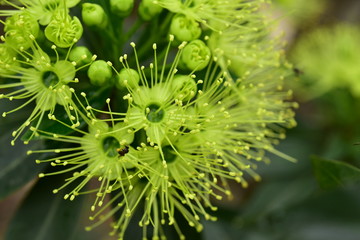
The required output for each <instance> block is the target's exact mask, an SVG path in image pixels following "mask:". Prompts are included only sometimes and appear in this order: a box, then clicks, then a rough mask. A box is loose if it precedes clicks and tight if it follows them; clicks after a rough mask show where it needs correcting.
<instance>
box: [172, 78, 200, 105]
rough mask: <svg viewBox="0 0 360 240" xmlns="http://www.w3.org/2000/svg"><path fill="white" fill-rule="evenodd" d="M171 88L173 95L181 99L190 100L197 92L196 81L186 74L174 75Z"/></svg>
mask: <svg viewBox="0 0 360 240" xmlns="http://www.w3.org/2000/svg"><path fill="white" fill-rule="evenodd" d="M171 88H172V91H173V92H174V95H175V97H176V98H178V99H181V100H183V101H188V100H190V99H191V98H193V97H194V96H195V94H196V92H197V85H196V82H195V81H194V79H193V78H191V77H190V76H188V75H175V76H174V79H173V82H172V84H171Z"/></svg>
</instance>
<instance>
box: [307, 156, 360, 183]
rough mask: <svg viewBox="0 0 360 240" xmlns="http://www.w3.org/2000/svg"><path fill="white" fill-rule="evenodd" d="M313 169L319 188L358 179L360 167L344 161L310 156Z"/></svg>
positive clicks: (359, 179) (359, 177)
mask: <svg viewBox="0 0 360 240" xmlns="http://www.w3.org/2000/svg"><path fill="white" fill-rule="evenodd" d="M312 163H313V169H314V173H315V176H316V178H317V181H318V182H319V184H320V187H321V188H324V189H331V188H336V187H340V186H346V185H347V184H349V183H353V182H356V181H360V169H359V168H356V167H354V166H351V165H350V164H347V163H345V162H340V161H334V160H327V159H322V158H319V157H315V156H314V157H312Z"/></svg>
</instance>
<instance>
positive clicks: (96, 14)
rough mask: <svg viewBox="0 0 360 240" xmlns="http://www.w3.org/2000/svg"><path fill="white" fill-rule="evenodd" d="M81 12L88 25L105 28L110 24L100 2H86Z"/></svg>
mask: <svg viewBox="0 0 360 240" xmlns="http://www.w3.org/2000/svg"><path fill="white" fill-rule="evenodd" d="M81 14H82V20H83V21H84V23H85V24H86V25H87V26H91V27H98V28H105V27H106V26H107V24H108V17H107V15H106V13H105V11H104V9H103V8H102V7H101V6H100V5H99V4H94V3H84V4H83V5H82V12H81Z"/></svg>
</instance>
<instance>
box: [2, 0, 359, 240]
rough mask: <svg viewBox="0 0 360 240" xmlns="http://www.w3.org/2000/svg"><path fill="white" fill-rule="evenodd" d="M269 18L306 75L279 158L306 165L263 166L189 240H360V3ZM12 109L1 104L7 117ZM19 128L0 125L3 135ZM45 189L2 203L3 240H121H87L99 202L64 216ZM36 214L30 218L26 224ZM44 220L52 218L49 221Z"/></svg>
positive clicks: (304, 7) (8, 155) (318, 1)
mask: <svg viewBox="0 0 360 240" xmlns="http://www.w3.org/2000/svg"><path fill="white" fill-rule="evenodd" d="M267 11H270V12H269V14H270V15H272V16H274V18H275V19H276V21H277V22H278V23H279V26H280V27H279V29H278V30H277V31H284V39H286V41H287V45H286V54H287V56H288V59H289V61H290V62H291V63H292V64H293V70H294V72H295V74H296V76H297V79H296V80H295V81H294V82H292V83H290V84H289V86H288V87H289V88H291V89H293V92H294V97H295V100H296V101H297V102H298V103H299V105H300V108H299V109H298V110H297V116H296V119H297V122H298V126H297V127H296V128H294V129H291V130H289V131H288V134H287V138H286V139H285V140H284V141H282V143H281V144H280V145H279V147H278V149H279V150H280V151H282V152H284V153H285V154H287V155H289V156H292V157H294V158H296V159H297V161H298V162H297V163H291V162H288V161H286V160H284V159H281V158H279V157H276V156H271V159H272V162H271V163H270V164H259V169H258V172H259V173H260V175H261V176H262V181H261V182H251V180H250V184H249V187H248V188H247V189H242V188H241V187H239V185H237V184H234V186H233V188H232V189H233V191H234V199H232V200H225V201H221V202H217V205H219V210H218V211H217V212H216V213H215V215H216V216H217V217H218V221H216V222H205V221H204V223H203V224H204V226H205V228H204V231H203V232H202V233H200V234H199V233H194V232H191V230H189V234H190V235H189V234H188V235H189V239H191V240H201V239H203V240H218V239H221V240H235V239H242V240H339V239H342V240H358V239H360V186H359V182H360V169H359V167H360V126H359V125H360V1H359V0H341V1H339V0H274V7H273V8H272V9H271V10H267ZM5 108H7V106H3V105H0V110H1V111H0V112H2V110H4V109H5ZM11 124H12V123H11V122H6V121H5V120H3V119H0V129H1V135H3V132H5V129H9V128H11ZM5 142H8V139H5V138H4V137H2V138H1V139H0V148H1V150H0V159H1V161H0V182H2V183H0V187H1V189H0V192H2V193H4V192H6V186H5V184H4V181H5V180H6V181H9V179H11V180H13V181H16V179H17V178H19V176H20V175H21V174H22V173H19V176H16V175H14V174H10V173H11V169H9V168H11V166H10V167H9V164H7V163H8V161H10V160H12V161H14V160H13V159H15V157H14V156H16V153H14V152H12V151H11V149H5V148H4V147H3V146H5ZM15 162H16V161H15ZM29 162H30V160H29ZM14 164H16V163H14ZM30 164H31V163H30ZM33 165H34V164H33ZM5 166H6V167H5ZM33 167H34V166H33ZM35 167H38V166H35ZM38 171H39V172H40V171H41V169H39V170H38ZM37 181H38V179H33V180H32V181H30V182H29V183H28V184H26V185H25V186H23V187H21V188H20V189H18V190H16V191H15V192H12V193H11V194H10V195H8V194H5V193H4V194H3V195H2V196H0V239H6V238H5V236H6V234H7V232H13V231H16V226H17V225H19V224H42V225H43V226H41V227H42V228H43V229H44V234H43V236H40V238H39V239H46V238H44V236H47V234H46V232H48V231H53V233H54V238H53V239H58V238H57V237H56V236H57V235H56V233H57V232H61V231H62V229H63V230H64V231H65V229H66V230H68V229H70V230H71V232H69V233H68V234H67V236H68V237H67V238H66V239H73V240H101V239H104V240H105V239H112V238H111V237H109V236H107V232H108V225H107V224H104V225H102V226H101V227H99V228H97V229H96V230H94V231H92V232H90V233H88V232H84V230H83V229H84V226H86V224H87V223H88V220H87V211H88V209H89V206H90V205H91V201H92V199H91V197H86V198H84V199H81V200H79V201H75V203H71V204H69V205H65V206H63V205H61V207H60V205H59V203H58V201H59V200H58V198H56V197H54V196H52V195H51V190H52V186H48V185H47V184H46V182H44V183H41V182H40V184H37V185H36V187H35V188H34V189H32V190H31V191H30V189H31V188H32V186H34V184H35V183H37ZM4 189H5V190H4ZM18 209H20V211H18V212H17V210H18ZM28 209H31V214H30V215H24V211H30V210H28ZM36 215H38V216H44V217H43V219H42V221H40V220H37V219H38V216H36ZM24 216H25V217H24ZM70 225H71V227H69V226H70ZM138 230H139V229H138V228H137V227H136V226H135V227H134V230H133V229H130V231H129V232H130V233H129V236H128V237H129V238H128V239H137V236H138V235H136V233H135V232H136V231H138ZM58 236H63V235H62V234H60V235H58ZM41 237H43V238H41ZM59 239H60V238H59ZM62 239H64V238H62ZM169 239H172V237H171V234H170V237H169ZM173 239H176V237H174V238H173ZM12 240H13V239H12ZM19 240H20V238H19ZM21 240H23V239H21ZM24 240H26V239H24Z"/></svg>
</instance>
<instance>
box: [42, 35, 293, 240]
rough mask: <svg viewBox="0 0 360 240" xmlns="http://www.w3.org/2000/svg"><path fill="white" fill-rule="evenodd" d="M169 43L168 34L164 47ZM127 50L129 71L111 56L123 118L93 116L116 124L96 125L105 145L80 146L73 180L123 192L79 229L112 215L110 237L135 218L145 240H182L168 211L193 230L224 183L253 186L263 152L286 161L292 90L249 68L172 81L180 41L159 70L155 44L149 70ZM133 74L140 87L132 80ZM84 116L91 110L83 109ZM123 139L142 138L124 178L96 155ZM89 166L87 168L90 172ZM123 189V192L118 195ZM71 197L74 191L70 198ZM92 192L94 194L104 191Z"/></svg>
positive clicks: (280, 73) (270, 72) (283, 72)
mask: <svg viewBox="0 0 360 240" xmlns="http://www.w3.org/2000/svg"><path fill="white" fill-rule="evenodd" d="M172 41H174V37H173V36H171V37H170V43H169V45H168V49H169V48H170V46H171V45H172ZM131 46H132V47H133V49H134V51H135V53H134V55H135V58H136V59H135V60H136V66H137V67H136V68H131V67H130V66H129V63H128V57H127V55H124V56H122V57H120V62H121V63H122V64H123V69H125V70H123V69H122V70H121V72H124V71H125V72H126V74H127V76H126V77H124V78H123V79H124V80H123V84H124V86H125V87H126V89H127V91H128V93H124V97H123V98H124V99H125V100H127V101H128V110H127V112H126V113H119V112H114V111H100V110H96V111H97V112H101V113H102V114H107V115H108V116H111V121H112V122H118V123H116V124H115V125H114V123H112V125H114V126H117V124H119V125H121V126H123V127H120V128H119V129H116V127H112V128H110V129H111V130H108V128H107V127H106V125H103V126H101V128H102V129H104V130H102V131H101V130H100V129H99V128H100V125H95V126H96V127H97V132H98V133H99V139H104V138H103V137H102V136H106V138H105V139H109V138H108V137H110V136H112V138H111V139H109V140H106V141H105V143H106V144H104V140H102V143H101V144H98V145H97V146H95V143H92V144H91V146H90V145H89V148H85V145H82V146H81V147H80V148H79V151H81V152H82V153H83V154H84V155H82V157H81V160H82V161H81V163H85V162H86V164H87V165H86V166H87V167H86V169H87V170H86V171H85V172H83V175H81V176H83V177H85V178H86V179H87V178H89V176H91V177H94V176H96V177H98V176H97V175H99V176H102V177H101V180H102V181H105V180H103V179H108V180H109V181H110V182H109V183H107V184H105V183H104V185H106V186H112V187H111V189H110V190H108V191H113V190H114V189H115V188H116V187H115V186H117V185H118V184H120V180H118V179H124V180H125V181H126V186H125V185H123V186H118V187H117V189H118V190H119V191H118V193H117V194H116V195H115V196H114V197H113V198H112V199H111V200H110V202H109V203H108V204H106V205H104V206H103V207H102V208H100V209H99V211H98V212H96V213H95V214H94V215H93V216H92V217H91V219H92V220H97V222H95V223H94V224H93V225H92V226H90V227H89V228H88V230H91V229H92V228H94V227H96V226H98V225H99V224H101V223H103V222H105V221H106V220H107V219H108V218H110V217H111V216H112V215H113V214H114V212H116V211H119V212H120V217H119V219H118V220H117V221H115V223H114V225H113V227H114V231H113V232H112V234H116V233H118V234H119V239H123V237H124V234H125V231H126V229H127V226H128V225H129V224H130V222H131V221H133V220H132V217H133V216H134V214H135V212H136V211H141V214H142V215H141V216H142V217H141V220H140V222H139V225H140V227H142V228H143V234H144V237H146V235H147V232H148V228H152V229H153V231H152V235H153V239H159V238H164V237H165V236H164V235H163V230H162V229H163V225H164V224H166V225H171V226H173V227H174V228H175V229H176V231H177V232H178V234H179V236H180V238H181V239H183V238H184V235H183V234H182V232H181V227H180V226H179V225H178V224H177V222H176V218H175V212H179V213H180V214H181V215H182V216H183V217H184V218H185V219H186V220H187V221H188V224H189V225H190V226H192V227H194V228H195V229H196V230H198V231H201V229H202V225H201V223H200V219H201V218H203V219H206V220H215V218H214V217H211V215H210V214H209V213H208V211H214V210H216V207H215V206H214V205H212V203H211V200H210V199H211V197H215V198H216V199H219V200H221V199H222V197H223V196H228V197H231V196H232V195H231V190H230V188H229V184H228V183H227V181H228V180H234V181H236V182H239V183H240V184H241V185H242V186H243V187H247V185H248V184H247V181H246V179H245V175H250V176H251V177H253V178H254V179H255V180H256V181H259V180H260V176H259V175H258V174H257V173H256V171H255V170H256V168H257V163H258V162H260V161H265V162H266V161H268V159H267V158H266V156H265V154H266V152H271V153H273V154H276V155H279V156H280V157H283V158H286V159H288V160H290V161H294V159H292V158H291V157H288V156H286V155H285V154H283V153H281V152H278V151H277V150H276V149H275V148H274V146H275V145H276V144H277V143H278V141H279V140H280V139H283V138H284V137H285V133H284V129H283V128H285V127H293V126H295V121H294V119H293V117H294V113H293V111H292V108H294V107H296V104H295V103H292V102H288V101H287V99H289V98H290V97H291V92H284V91H282V86H283V81H284V79H285V78H286V77H287V74H289V72H291V71H290V70H289V69H286V68H277V67H272V68H263V69H261V70H259V69H257V70H254V71H249V72H247V73H246V74H244V76H243V77H242V78H239V79H237V80H236V81H235V82H234V81H233V80H232V79H230V78H227V74H226V73H224V72H223V71H221V67H220V66H218V65H217V63H216V62H214V61H211V62H210V63H209V66H208V69H207V71H209V74H207V75H206V76H205V78H204V79H198V80H196V79H197V77H196V76H195V75H194V74H189V75H183V74H178V70H177V66H178V63H179V60H180V59H181V57H182V54H185V51H184V49H185V43H183V44H181V45H180V46H179V51H178V52H177V54H176V55H175V56H174V58H173V59H172V61H171V62H172V63H171V64H170V65H167V63H168V62H169V59H168V58H170V56H169V55H168V54H166V55H165V58H164V65H159V64H158V62H157V60H158V56H157V53H156V50H157V46H156V44H154V45H153V50H154V59H153V60H154V62H152V63H150V65H149V69H146V68H145V67H144V66H140V64H139V59H138V58H137V57H136V56H137V51H136V47H135V44H134V43H131ZM167 53H168V52H167ZM135 69H136V70H135ZM134 71H137V73H135V72H134ZM145 73H147V74H145ZM146 76H149V78H147V77H146ZM138 77H139V78H140V81H137V78H138ZM128 79H133V80H128ZM129 81H130V82H131V84H129ZM86 109H88V110H89V109H92V108H91V107H89V106H88V107H86ZM88 115H89V114H88ZM107 121H109V120H107ZM95 122H97V120H96V121H95ZM89 125H90V124H89ZM90 126H91V125H90ZM126 132H129V133H131V134H135V135H136V136H140V135H142V136H143V137H141V138H140V139H142V140H143V141H141V140H140V141H139V139H138V142H134V143H133V144H131V147H133V148H130V149H132V150H133V151H134V152H133V156H136V160H135V158H134V159H133V160H132V162H131V163H132V164H133V165H132V167H131V168H129V167H128V168H126V167H125V168H126V175H124V172H125V170H124V168H123V167H122V166H124V165H120V164H119V163H118V162H117V161H111V160H109V159H107V160H104V159H106V158H105V157H101V154H100V151H103V152H105V153H106V154H110V155H111V156H114V158H116V157H118V156H117V151H115V149H122V148H121V146H122V140H120V139H117V138H116V137H115V136H123V137H124V136H125V134H126ZM86 136H89V137H85V139H87V138H89V140H90V139H94V136H93V135H86ZM76 139H77V138H76ZM54 140H57V139H54ZM93 141H94V142H95V140H93ZM144 141H146V142H144ZM74 142H81V141H80V140H76V141H75V140H74ZM126 143H127V142H126ZM107 146H112V147H111V148H108V147H107ZM91 149H92V150H91ZM74 150H75V148H74ZM51 151H55V150H51ZM126 151H127V150H126ZM91 152H94V157H93V158H91V157H89V154H90V153H91ZM95 152H96V154H95ZM120 152H121V153H122V150H120ZM95 156H97V157H95ZM125 156H126V155H125ZM54 159H56V158H53V159H50V160H45V161H54ZM83 159H86V160H83ZM83 161H84V162H83ZM66 162H67V163H70V162H72V163H76V162H77V158H74V159H72V156H71V155H70V156H69V157H66ZM93 162H96V163H93ZM94 164H95V166H96V167H95V168H92V166H93V165H94ZM98 166H102V167H101V168H97V167H98ZM116 166H118V167H119V168H120V169H122V170H121V171H117V172H115V173H114V172H111V174H110V173H108V172H106V169H114V168H115V167H116ZM90 169H91V173H90ZM99 169H105V171H102V170H99ZM51 174H52V173H49V174H48V175H51ZM53 174H59V173H56V172H55V173H53ZM80 174H82V173H80ZM78 175H79V174H77V176H78ZM129 176H131V177H129ZM86 181H88V180H86ZM113 181H114V183H113ZM124 184H125V183H124ZM81 187H82V185H81ZM127 188H128V189H129V190H128V191H126V190H123V189H127ZM76 189H77V188H76ZM104 191H106V190H105V189H102V190H101V191H100V192H101V193H103V192H104ZM215 192H217V193H215ZM115 193H116V192H115ZM76 194H79V193H78V192H75V193H73V195H76ZM98 195H99V196H101V197H102V196H103V195H104V194H98ZM101 201H102V200H101ZM112 206H115V207H114V208H113V209H112V210H110V213H109V214H106V215H105V216H102V213H103V212H104V211H105V209H107V208H110V207H112Z"/></svg>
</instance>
